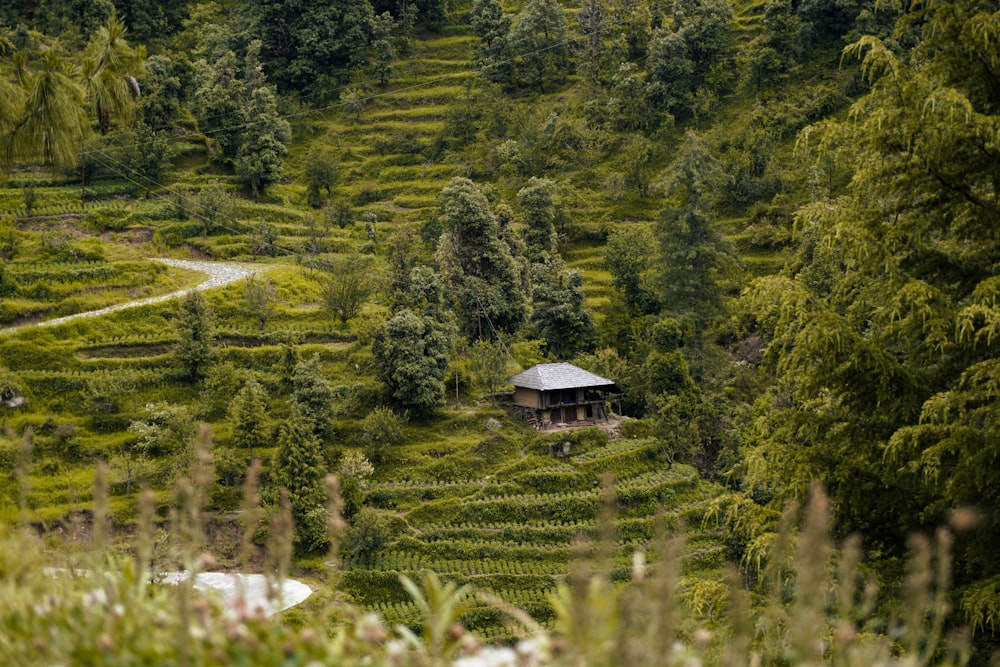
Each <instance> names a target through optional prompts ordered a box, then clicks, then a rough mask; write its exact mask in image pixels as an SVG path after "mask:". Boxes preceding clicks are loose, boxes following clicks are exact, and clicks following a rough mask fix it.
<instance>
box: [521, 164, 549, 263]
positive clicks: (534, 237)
mask: <svg viewBox="0 0 1000 667" xmlns="http://www.w3.org/2000/svg"><path fill="white" fill-rule="evenodd" d="M555 195H556V184H555V183H553V182H552V181H550V180H549V179H547V178H535V177H532V178H531V180H529V181H528V184H527V185H526V186H524V187H523V188H521V189H520V190H518V191H517V204H518V206H520V207H521V214H522V216H523V218H524V225H525V231H524V242H525V243H526V244H527V246H528V249H529V251H530V253H531V258H532V259H536V260H537V259H541V258H542V257H543V256H544V255H547V254H552V253H554V252H556V227H555V219H556V203H555Z"/></svg>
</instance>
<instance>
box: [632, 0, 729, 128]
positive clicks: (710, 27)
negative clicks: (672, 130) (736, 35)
mask: <svg viewBox="0 0 1000 667" xmlns="http://www.w3.org/2000/svg"><path fill="white" fill-rule="evenodd" d="M732 22H733V12H732V7H731V6H730V4H729V2H728V0H678V1H677V2H675V3H674V7H673V22H672V23H671V25H670V26H669V27H663V28H660V29H659V30H658V31H657V32H656V34H655V35H654V37H653V39H652V40H650V42H649V52H648V55H647V58H646V69H647V71H648V77H647V85H648V90H649V96H650V100H651V101H652V102H653V104H654V105H655V106H657V107H658V108H660V109H663V110H666V111H668V112H670V113H671V114H673V115H674V116H677V117H686V116H688V115H689V114H691V113H692V111H693V107H694V98H695V93H696V92H697V90H698V89H700V88H709V89H710V88H711V87H712V85H713V84H712V81H710V80H709V79H710V72H711V71H712V68H713V67H716V66H718V65H719V64H720V63H722V62H723V61H724V60H725V59H727V58H728V57H729V56H730V54H731V52H732V45H731V33H732Z"/></svg>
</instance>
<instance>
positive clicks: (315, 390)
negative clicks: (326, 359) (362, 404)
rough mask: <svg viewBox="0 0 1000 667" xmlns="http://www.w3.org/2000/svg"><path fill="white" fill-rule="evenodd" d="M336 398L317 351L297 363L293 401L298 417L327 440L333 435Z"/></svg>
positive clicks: (293, 378)
mask: <svg viewBox="0 0 1000 667" xmlns="http://www.w3.org/2000/svg"><path fill="white" fill-rule="evenodd" d="M333 399H334V393H333V387H332V386H331V385H330V381H329V380H328V379H327V378H326V375H324V373H323V368H322V367H321V366H320V362H319V355H318V354H314V355H313V356H311V357H310V358H309V359H303V360H302V361H299V362H298V363H297V364H295V370H294V371H293V373H292V402H293V403H294V406H295V411H296V413H297V414H298V420H299V421H301V422H302V423H305V424H308V425H309V427H310V428H311V429H312V432H313V433H314V434H315V435H316V436H317V437H319V438H321V439H324V440H325V439H327V438H329V437H330V436H332V435H333V421H332V419H333Z"/></svg>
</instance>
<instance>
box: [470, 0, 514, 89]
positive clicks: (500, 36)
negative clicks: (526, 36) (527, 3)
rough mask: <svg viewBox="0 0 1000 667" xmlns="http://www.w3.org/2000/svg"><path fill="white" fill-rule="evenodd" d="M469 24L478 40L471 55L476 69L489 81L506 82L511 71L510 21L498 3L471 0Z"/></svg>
mask: <svg viewBox="0 0 1000 667" xmlns="http://www.w3.org/2000/svg"><path fill="white" fill-rule="evenodd" d="M469 22H470V23H471V24H472V30H473V32H475V33H476V36H477V37H479V44H477V45H476V46H475V48H474V50H473V56H472V57H473V62H474V63H475V65H476V69H478V70H479V73H480V74H481V75H482V76H484V77H486V79H488V80H489V81H497V82H507V81H510V77H511V74H512V73H513V70H514V63H513V52H512V51H511V49H510V26H511V22H512V21H511V18H510V16H508V15H507V14H505V13H504V11H503V6H502V5H501V4H500V2H499V0H473V3H472V10H471V11H470V12H469Z"/></svg>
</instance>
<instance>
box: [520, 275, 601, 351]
mask: <svg viewBox="0 0 1000 667" xmlns="http://www.w3.org/2000/svg"><path fill="white" fill-rule="evenodd" d="M531 278H532V280H531V283H532V285H531V301H532V304H533V305H534V308H533V309H532V312H531V323H532V325H534V327H535V330H536V331H537V332H538V335H539V336H540V337H541V338H542V339H543V340H545V349H546V352H548V354H549V355H550V356H552V357H553V358H555V359H571V358H572V357H573V356H575V355H576V354H577V353H579V352H589V351H590V350H591V349H593V347H594V344H595V343H596V341H597V327H596V326H595V325H594V319H593V316H592V315H591V313H590V311H589V310H587V309H585V308H584V307H583V275H582V274H581V273H580V272H579V271H570V270H567V269H566V265H565V262H563V261H562V260H561V259H559V258H558V257H556V258H552V259H549V260H548V261H546V262H544V263H538V264H534V265H533V266H532V270H531Z"/></svg>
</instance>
